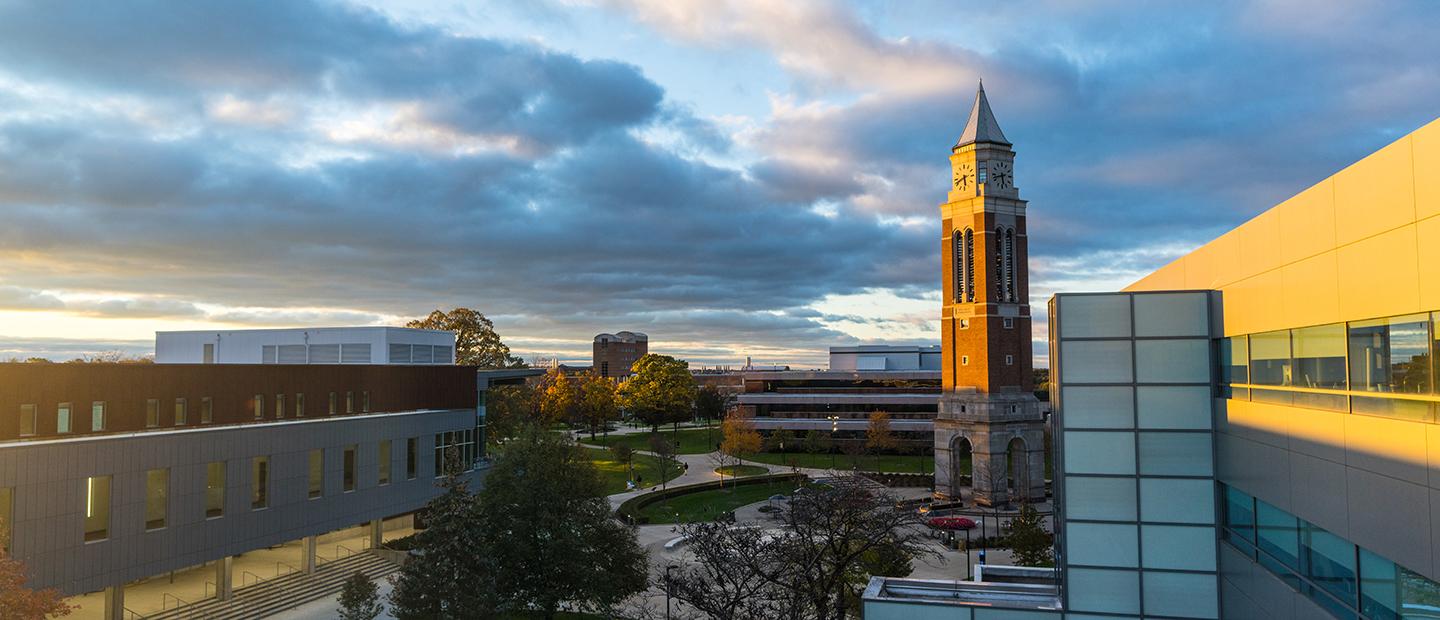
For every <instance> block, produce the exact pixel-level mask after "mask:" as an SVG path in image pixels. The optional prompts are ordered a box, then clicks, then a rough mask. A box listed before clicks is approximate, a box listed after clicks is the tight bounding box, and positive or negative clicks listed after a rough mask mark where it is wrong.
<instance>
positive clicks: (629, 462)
mask: <svg viewBox="0 0 1440 620" xmlns="http://www.w3.org/2000/svg"><path fill="white" fill-rule="evenodd" d="M610 454H611V456H614V457H615V462H616V463H623V464H624V465H625V478H626V479H627V480H634V479H635V449H634V448H631V447H630V446H629V445H627V444H623V443H617V444H615V445H613V446H610Z"/></svg>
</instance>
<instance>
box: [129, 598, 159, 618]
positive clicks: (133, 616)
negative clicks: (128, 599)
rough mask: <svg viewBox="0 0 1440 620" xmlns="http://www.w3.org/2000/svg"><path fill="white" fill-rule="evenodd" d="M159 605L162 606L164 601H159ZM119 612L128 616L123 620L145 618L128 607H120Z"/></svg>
mask: <svg viewBox="0 0 1440 620" xmlns="http://www.w3.org/2000/svg"><path fill="white" fill-rule="evenodd" d="M161 605H162V606H163V605H164V599H161ZM120 611H121V612H123V613H124V614H129V615H126V616H125V620H130V619H131V618H134V619H135V620H143V619H144V618H145V616H142V615H140V614H139V613H137V612H136V611H135V610H133V609H130V608H129V607H125V606H124V605H121V606H120Z"/></svg>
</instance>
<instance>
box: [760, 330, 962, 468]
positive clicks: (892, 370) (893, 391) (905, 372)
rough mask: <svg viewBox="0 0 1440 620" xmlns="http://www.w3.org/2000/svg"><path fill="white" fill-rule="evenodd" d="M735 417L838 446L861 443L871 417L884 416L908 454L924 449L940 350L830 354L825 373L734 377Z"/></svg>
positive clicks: (878, 348)
mask: <svg viewBox="0 0 1440 620" xmlns="http://www.w3.org/2000/svg"><path fill="white" fill-rule="evenodd" d="M740 376H741V380H742V381H743V384H744V387H743V391H741V392H740V393H739V394H738V395H736V398H735V404H736V407H737V409H738V410H739V412H740V413H741V414H742V415H745V416H747V417H749V418H751V419H752V420H753V422H754V424H755V428H756V430H759V431H760V432H762V433H765V434H769V433H773V432H775V431H778V430H786V431H790V432H793V433H797V434H803V433H806V432H808V431H812V430H813V431H821V432H824V433H826V434H827V437H829V438H830V439H832V440H834V441H836V442H838V443H844V442H851V441H856V442H858V441H864V439H865V430H866V429H867V428H869V425H870V414H871V413H873V412H876V411H883V412H886V413H888V414H890V428H891V430H892V431H894V433H895V436H896V438H897V439H899V440H900V441H901V442H903V443H905V444H907V445H909V446H911V447H916V448H920V447H928V446H929V444H930V438H931V433H932V432H933V431H934V424H935V415H936V398H937V397H938V395H939V394H940V347H938V346H888V345H862V346H852V347H831V348H830V366H829V369H828V370H761V371H746V372H742V373H740Z"/></svg>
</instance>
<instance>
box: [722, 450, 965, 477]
mask: <svg viewBox="0 0 1440 620" xmlns="http://www.w3.org/2000/svg"><path fill="white" fill-rule="evenodd" d="M745 460H747V461H754V462H757V463H769V464H771V465H784V466H786V467H790V466H792V465H793V466H795V467H810V468H815V469H831V468H832V467H833V468H834V469H838V470H845V469H859V470H861V471H881V472H887V473H895V474H922V473H923V474H930V473H934V472H935V459H934V457H932V456H930V455H928V454H927V455H924V456H921V455H918V454H880V455H872V454H864V455H860V456H850V455H848V454H838V453H837V454H830V453H817V454H811V453H809V452H759V453H756V454H747V455H745ZM832 463H833V465H832ZM960 470H961V471H962V472H964V473H967V474H968V473H970V464H969V463H964V464H962V465H961V466H960Z"/></svg>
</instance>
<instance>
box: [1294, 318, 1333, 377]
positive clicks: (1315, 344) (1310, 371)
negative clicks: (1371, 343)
mask: <svg viewBox="0 0 1440 620" xmlns="http://www.w3.org/2000/svg"><path fill="white" fill-rule="evenodd" d="M1290 334H1291V338H1292V343H1293V344H1292V345H1291V346H1292V347H1293V348H1294V351H1295V353H1294V360H1295V362H1294V371H1293V373H1294V383H1295V385H1296V386H1299V387H1306V388H1324V389H1331V390H1343V389H1345V325H1344V324H1342V323H1336V324H1334V325H1321V326H1318V327H1306V328H1303V329H1296V330H1291V332H1290Z"/></svg>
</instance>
